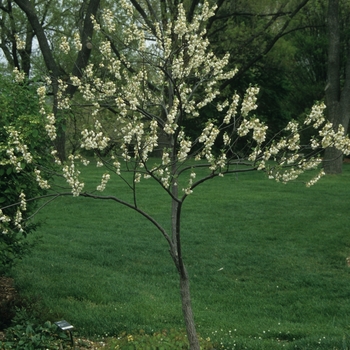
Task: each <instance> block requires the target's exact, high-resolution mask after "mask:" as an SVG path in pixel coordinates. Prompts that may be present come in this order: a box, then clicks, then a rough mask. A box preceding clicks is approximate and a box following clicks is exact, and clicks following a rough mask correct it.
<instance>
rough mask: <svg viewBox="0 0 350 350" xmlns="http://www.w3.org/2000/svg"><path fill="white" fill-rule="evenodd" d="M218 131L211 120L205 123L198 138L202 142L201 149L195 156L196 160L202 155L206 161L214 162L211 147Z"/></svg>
mask: <svg viewBox="0 0 350 350" xmlns="http://www.w3.org/2000/svg"><path fill="white" fill-rule="evenodd" d="M219 132H220V130H219V129H218V128H217V127H216V126H215V125H214V124H213V123H212V122H209V123H208V124H207V125H206V127H205V128H204V130H203V131H202V134H201V135H200V136H199V139H198V141H199V142H200V143H203V150H202V151H201V152H200V153H199V154H198V155H197V156H196V160H199V159H201V157H202V156H204V157H205V158H206V159H207V161H208V162H210V163H214V160H215V157H214V156H213V153H212V149H213V146H214V142H215V140H216V138H217V136H218V135H219Z"/></svg>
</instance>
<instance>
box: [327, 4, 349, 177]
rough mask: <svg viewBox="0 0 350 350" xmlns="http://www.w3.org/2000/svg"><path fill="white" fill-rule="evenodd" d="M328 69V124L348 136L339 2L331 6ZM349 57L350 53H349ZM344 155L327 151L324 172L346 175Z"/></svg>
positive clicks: (347, 87) (347, 74)
mask: <svg viewBox="0 0 350 350" xmlns="http://www.w3.org/2000/svg"><path fill="white" fill-rule="evenodd" d="M327 18H328V35H329V39H328V40H329V46H328V68H327V75H328V81H327V87H326V90H325V91H326V105H327V116H328V120H329V121H330V122H332V123H333V127H334V130H335V131H338V127H339V125H342V126H343V127H344V129H345V132H347V130H348V126H349V117H350V110H349V108H350V97H349V96H350V59H348V60H347V65H346V72H345V79H346V80H345V83H344V86H343V87H342V88H341V84H340V82H341V79H344V77H343V76H341V63H340V57H341V54H342V52H341V43H340V25H339V0H329V2H328V17H327ZM343 54H344V53H343ZM348 57H349V52H348ZM342 164H343V154H342V152H341V151H339V150H337V149H335V148H332V147H330V148H327V149H326V150H325V154H324V169H325V172H326V173H327V174H340V173H341V172H342Z"/></svg>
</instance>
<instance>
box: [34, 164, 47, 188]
mask: <svg viewBox="0 0 350 350" xmlns="http://www.w3.org/2000/svg"><path fill="white" fill-rule="evenodd" d="M34 173H35V179H36V182H37V183H38V185H39V187H40V188H42V189H43V190H47V189H49V188H50V185H49V183H48V181H47V180H44V179H43V178H42V176H41V171H40V170H39V169H34Z"/></svg>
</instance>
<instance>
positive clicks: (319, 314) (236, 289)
mask: <svg viewBox="0 0 350 350" xmlns="http://www.w3.org/2000/svg"><path fill="white" fill-rule="evenodd" d="M89 170H90V173H89V175H87V177H86V181H87V183H89V182H92V181H93V180H95V179H96V178H98V173H99V172H101V170H99V169H94V168H92V167H91V168H89ZM97 182H98V181H97ZM95 184H96V183H95ZM349 184H350V166H349V165H348V164H344V173H343V174H342V175H339V176H327V177H325V178H323V179H321V180H320V182H319V183H317V184H316V185H315V186H313V187H311V188H306V187H305V185H304V184H303V183H302V182H297V183H290V184H287V185H283V184H279V183H276V182H274V181H272V180H268V179H267V178H266V177H265V176H264V174H263V173H245V174H239V175H233V176H226V177H224V178H216V179H213V180H210V181H208V182H206V183H204V184H203V185H202V186H200V187H198V188H197V189H196V190H195V191H194V193H193V194H192V195H191V196H190V197H189V198H188V199H187V200H186V202H185V205H184V209H183V222H182V235H183V250H184V257H185V262H186V264H187V267H188V271H189V274H190V276H191V292H192V301H193V308H194V313H195V318H196V323H197V326H198V330H199V332H200V334H201V336H202V337H203V338H206V337H210V338H211V340H212V341H214V342H219V343H220V342H221V343H222V347H223V348H226V349H231V348H235V349H240V348H242V349H243V348H247V349H277V348H282V347H284V348H290V349H346V348H347V347H346V346H350V341H349V340H348V334H350V328H349V326H350V267H348V266H347V263H346V258H347V257H348V256H350V234H349V227H350V216H349V207H350V186H349ZM111 185H112V184H111ZM106 193H108V194H114V195H120V196H122V197H123V198H127V197H128V196H130V194H128V193H127V190H126V189H125V187H124V186H123V185H122V184H121V183H120V182H118V183H116V184H115V183H113V185H112V186H111V187H110V188H107V189H106ZM140 206H141V207H142V208H144V209H145V210H147V211H149V212H150V213H151V214H152V215H154V216H155V217H156V218H157V219H158V220H159V221H160V222H161V223H162V224H163V225H164V226H165V227H167V228H168V227H169V220H170V202H169V199H168V198H167V197H166V196H164V194H163V193H161V192H160V191H159V189H158V188H157V187H156V186H154V184H153V183H152V182H151V181H150V182H147V181H143V182H141V184H140ZM38 219H40V220H41V221H42V222H43V224H42V226H41V228H40V229H39V231H38V232H37V233H36V234H35V235H36V236H40V237H41V239H40V241H39V243H38V244H37V245H36V247H35V249H34V251H33V252H32V254H31V255H29V256H27V257H26V258H25V259H24V260H23V261H22V262H21V263H20V265H19V266H18V267H17V268H16V269H15V271H14V276H15V279H16V282H17V285H18V288H19V290H20V292H21V293H22V294H23V295H24V296H27V297H28V298H29V299H31V300H32V301H33V302H36V303H38V304H39V305H40V307H41V308H42V309H43V312H44V313H45V317H46V318H47V319H50V320H52V321H56V320H59V319H66V320H67V321H69V322H71V323H72V324H73V325H74V326H75V328H76V330H77V331H78V332H79V334H81V335H86V336H95V335H99V336H106V335H111V336H112V335H118V334H120V333H121V332H123V331H126V332H127V333H133V332H137V331H138V330H140V329H142V330H144V331H145V332H147V333H152V332H155V331H160V330H162V329H183V328H184V326H183V321H182V313H181V304H180V298H179V291H178V276H177V273H176V270H175V268H174V266H173V262H172V260H171V258H170V255H169V253H168V248H167V245H166V242H165V240H164V239H163V238H162V237H161V234H160V233H159V232H157V230H156V229H155V227H154V226H153V225H152V224H150V223H149V222H147V221H146V220H145V219H144V218H143V217H141V216H140V215H139V214H137V213H135V212H134V211H132V210H130V209H128V208H126V207H123V206H121V205H119V204H117V203H115V202H111V201H102V200H100V201H99V200H92V199H86V198H71V197H63V198H59V199H57V200H55V201H54V202H53V203H51V204H50V205H49V206H47V207H46V208H45V209H44V210H43V211H41V212H40V214H39V217H38Z"/></svg>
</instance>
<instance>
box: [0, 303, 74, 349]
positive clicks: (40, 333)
mask: <svg viewBox="0 0 350 350" xmlns="http://www.w3.org/2000/svg"><path fill="white" fill-rule="evenodd" d="M69 342H70V338H69V336H68V335H67V334H66V333H65V332H63V331H61V330H59V328H58V327H57V326H56V325H55V324H52V323H51V322H50V321H47V322H45V323H44V324H43V325H41V324H39V323H38V321H37V320H36V319H35V318H34V317H33V316H32V315H31V314H30V313H29V312H27V311H26V310H25V309H18V310H17V313H16V316H15V317H14V319H13V326H11V327H9V328H8V329H6V337H5V340H4V341H2V342H1V341H0V349H1V350H10V349H11V350H12V349H13V350H39V349H49V350H58V349H62V347H63V344H69ZM68 346H69V345H68Z"/></svg>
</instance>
